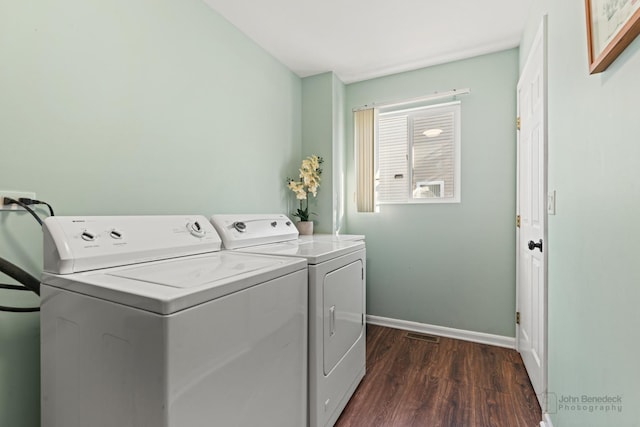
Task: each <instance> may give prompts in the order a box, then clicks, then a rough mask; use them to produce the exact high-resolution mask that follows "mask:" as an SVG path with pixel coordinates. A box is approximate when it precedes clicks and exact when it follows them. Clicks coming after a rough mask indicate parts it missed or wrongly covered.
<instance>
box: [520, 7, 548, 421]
mask: <svg viewBox="0 0 640 427" xmlns="http://www.w3.org/2000/svg"><path fill="white" fill-rule="evenodd" d="M547 21H548V19H547V15H544V16H543V17H542V21H541V23H540V25H539V27H538V31H537V32H536V35H535V38H534V40H533V42H532V43H531V48H530V50H529V54H528V57H527V60H526V61H525V65H524V66H523V67H522V69H521V72H520V77H519V78H518V84H517V89H516V108H517V117H518V120H519V118H520V117H521V116H520V98H519V88H520V79H521V78H522V74H523V73H522V71H523V70H524V69H526V68H527V66H528V65H529V64H530V62H531V61H532V56H533V54H534V53H535V51H536V48H537V45H538V44H539V43H541V44H542V46H541V48H542V56H543V58H542V64H541V67H542V70H541V71H542V75H543V76H544V78H543V80H544V85H543V88H542V90H543V103H544V105H543V119H542V120H543V123H544V129H543V144H544V157H543V159H542V161H543V162H544V163H543V181H544V183H543V186H542V189H541V191H542V194H543V196H544V197H543V198H542V200H544V201H545V203H544V208H543V216H544V227H543V237H542V239H543V243H544V251H543V257H544V269H543V277H544V286H543V287H544V297H543V307H542V308H541V313H540V314H541V315H542V322H543V327H542V331H541V334H542V336H541V340H543V343H544V349H543V354H542V355H541V356H542V395H538V396H537V398H538V401H539V402H540V407H541V409H542V414H543V417H544V414H546V413H547V411H548V399H547V396H548V386H549V384H548V371H549V363H548V354H549V350H548V342H549V341H548V295H549V294H548V289H549V263H548V260H549V256H548V252H549V250H548V248H549V235H548V211H547V208H548V201H547V195H548V176H549V171H548V158H549V154H548V152H549V151H548V147H549V144H548V139H549V132H548V124H549V121H548V90H547V89H548V47H547V40H548V35H547V31H548V23H547ZM516 156H517V157H516V217H517V218H518V217H519V215H520V131H519V129H518V130H517V154H516ZM522 243H523V242H521V239H520V226H519V224H517V227H516V312H518V313H519V312H520V306H519V303H520V286H521V285H520V268H521V267H520V254H519V251H520V250H521V249H522V246H521V244H522ZM515 339H516V350H517V351H518V352H520V349H519V345H520V328H519V326H518V325H517V324H516V336H515ZM527 374H528V373H527Z"/></svg>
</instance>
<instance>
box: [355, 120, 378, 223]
mask: <svg viewBox="0 0 640 427" xmlns="http://www.w3.org/2000/svg"><path fill="white" fill-rule="evenodd" d="M354 131H355V141H356V163H357V164H356V170H357V177H356V181H357V183H356V205H357V210H358V212H374V211H375V199H374V197H375V188H374V173H375V170H374V164H375V147H374V136H375V133H374V132H375V114H374V110H373V109H367V110H359V111H356V112H355V113H354Z"/></svg>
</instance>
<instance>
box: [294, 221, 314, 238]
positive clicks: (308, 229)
mask: <svg viewBox="0 0 640 427" xmlns="http://www.w3.org/2000/svg"><path fill="white" fill-rule="evenodd" d="M296 227H297V228H298V233H300V234H301V235H303V236H310V235H312V234H313V221H298V222H297V223H296Z"/></svg>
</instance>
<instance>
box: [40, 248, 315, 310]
mask: <svg viewBox="0 0 640 427" xmlns="http://www.w3.org/2000/svg"><path fill="white" fill-rule="evenodd" d="M306 265H307V264H306V262H305V260H304V259H299V258H288V257H272V256H263V255H258V254H245V253H239V252H230V251H226V252H215V253H211V254H207V255H196V256H189V257H183V258H176V259H172V260H164V261H154V262H148V263H143V264H138V265H136V266H126V267H117V268H110V269H105V270H96V271H89V272H82V273H74V274H65V275H61V274H51V273H46V272H45V273H44V274H43V276H42V283H43V284H44V285H49V286H54V287H57V288H62V289H66V290H69V291H72V292H77V293H81V294H84V295H89V296H92V297H95V298H100V299H103V300H107V301H112V302H115V303H119V304H123V305H127V306H131V307H135V308H140V309H143V310H147V311H152V312H155V313H159V314H170V313H174V312H177V311H180V310H184V309H186V308H189V307H193V306H196V305H199V304H202V303H205V302H207V301H211V300H213V299H216V298H220V297H222V296H224V295H228V294H231V293H233V292H238V291H241V290H243V289H246V288H249V287H251V286H255V285H258V284H261V283H264V282H267V281H269V280H273V279H276V278H279V277H281V276H284V275H287V274H290V273H293V272H295V271H299V270H304V269H306ZM305 277H306V274H305Z"/></svg>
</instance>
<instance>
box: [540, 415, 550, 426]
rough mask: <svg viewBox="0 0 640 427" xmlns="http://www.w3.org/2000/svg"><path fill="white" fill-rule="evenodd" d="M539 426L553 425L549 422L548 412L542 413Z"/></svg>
mask: <svg viewBox="0 0 640 427" xmlns="http://www.w3.org/2000/svg"><path fill="white" fill-rule="evenodd" d="M540 427H553V423H552V422H551V417H550V416H549V414H544V415H543V416H542V421H540Z"/></svg>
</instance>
